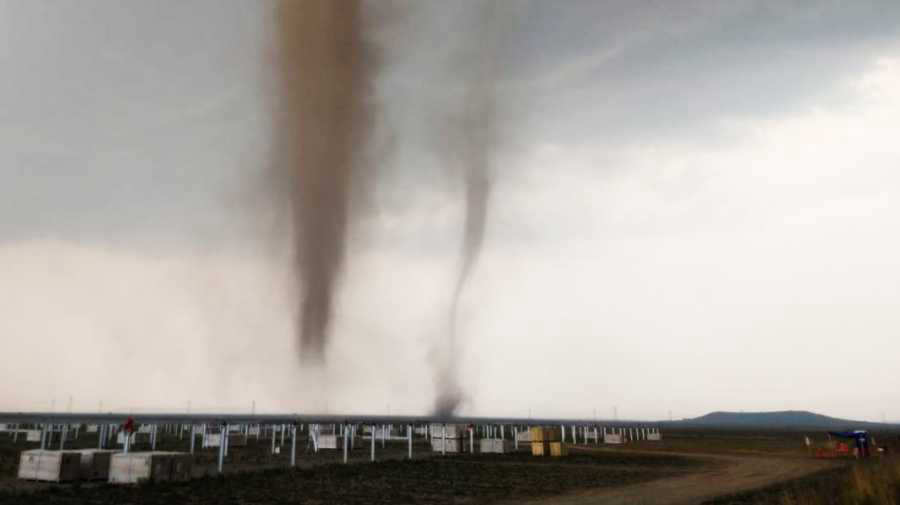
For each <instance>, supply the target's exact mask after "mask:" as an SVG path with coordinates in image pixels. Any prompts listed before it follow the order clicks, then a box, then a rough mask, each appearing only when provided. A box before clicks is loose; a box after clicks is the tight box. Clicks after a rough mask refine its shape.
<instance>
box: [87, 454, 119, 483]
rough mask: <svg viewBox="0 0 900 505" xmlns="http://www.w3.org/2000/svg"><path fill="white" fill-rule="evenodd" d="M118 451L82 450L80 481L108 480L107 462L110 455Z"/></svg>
mask: <svg viewBox="0 0 900 505" xmlns="http://www.w3.org/2000/svg"><path fill="white" fill-rule="evenodd" d="M116 452H118V451H114V450H109V449H82V450H79V451H78V453H79V454H81V480H107V479H109V462H110V459H111V458H112V455H113V454H115V453H116Z"/></svg>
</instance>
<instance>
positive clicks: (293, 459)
mask: <svg viewBox="0 0 900 505" xmlns="http://www.w3.org/2000/svg"><path fill="white" fill-rule="evenodd" d="M295 466H297V425H296V424H294V425H293V426H292V427H291V467H295Z"/></svg>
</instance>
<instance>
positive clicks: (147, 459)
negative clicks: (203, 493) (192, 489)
mask: <svg viewBox="0 0 900 505" xmlns="http://www.w3.org/2000/svg"><path fill="white" fill-rule="evenodd" d="M191 467H192V460H191V456H190V454H185V453H178V452H162V451H155V452H130V453H128V454H125V453H117V454H113V455H112V458H111V459H110V466H109V482H110V483H112V484H137V483H139V482H142V481H153V482H165V481H171V480H175V481H184V480H188V479H190V478H191Z"/></svg>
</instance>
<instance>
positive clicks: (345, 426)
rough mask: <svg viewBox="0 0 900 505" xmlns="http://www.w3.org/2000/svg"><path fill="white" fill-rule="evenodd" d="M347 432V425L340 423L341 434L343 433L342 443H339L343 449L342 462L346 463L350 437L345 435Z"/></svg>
mask: <svg viewBox="0 0 900 505" xmlns="http://www.w3.org/2000/svg"><path fill="white" fill-rule="evenodd" d="M347 433H348V430H347V425H346V424H342V425H341V434H342V435H343V437H344V440H343V443H342V444H341V446H342V448H343V449H344V464H347V446H348V445H349V443H350V441H349V440H348V439H349V438H350V437H348V436H347Z"/></svg>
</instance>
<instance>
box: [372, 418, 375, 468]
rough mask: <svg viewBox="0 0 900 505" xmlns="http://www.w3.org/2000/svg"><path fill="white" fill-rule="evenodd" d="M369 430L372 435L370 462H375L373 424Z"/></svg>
mask: <svg viewBox="0 0 900 505" xmlns="http://www.w3.org/2000/svg"><path fill="white" fill-rule="evenodd" d="M371 428H372V429H371V432H372V433H371V435H372V437H371V439H372V462H374V461H375V425H374V424H373V425H372V426H371Z"/></svg>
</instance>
